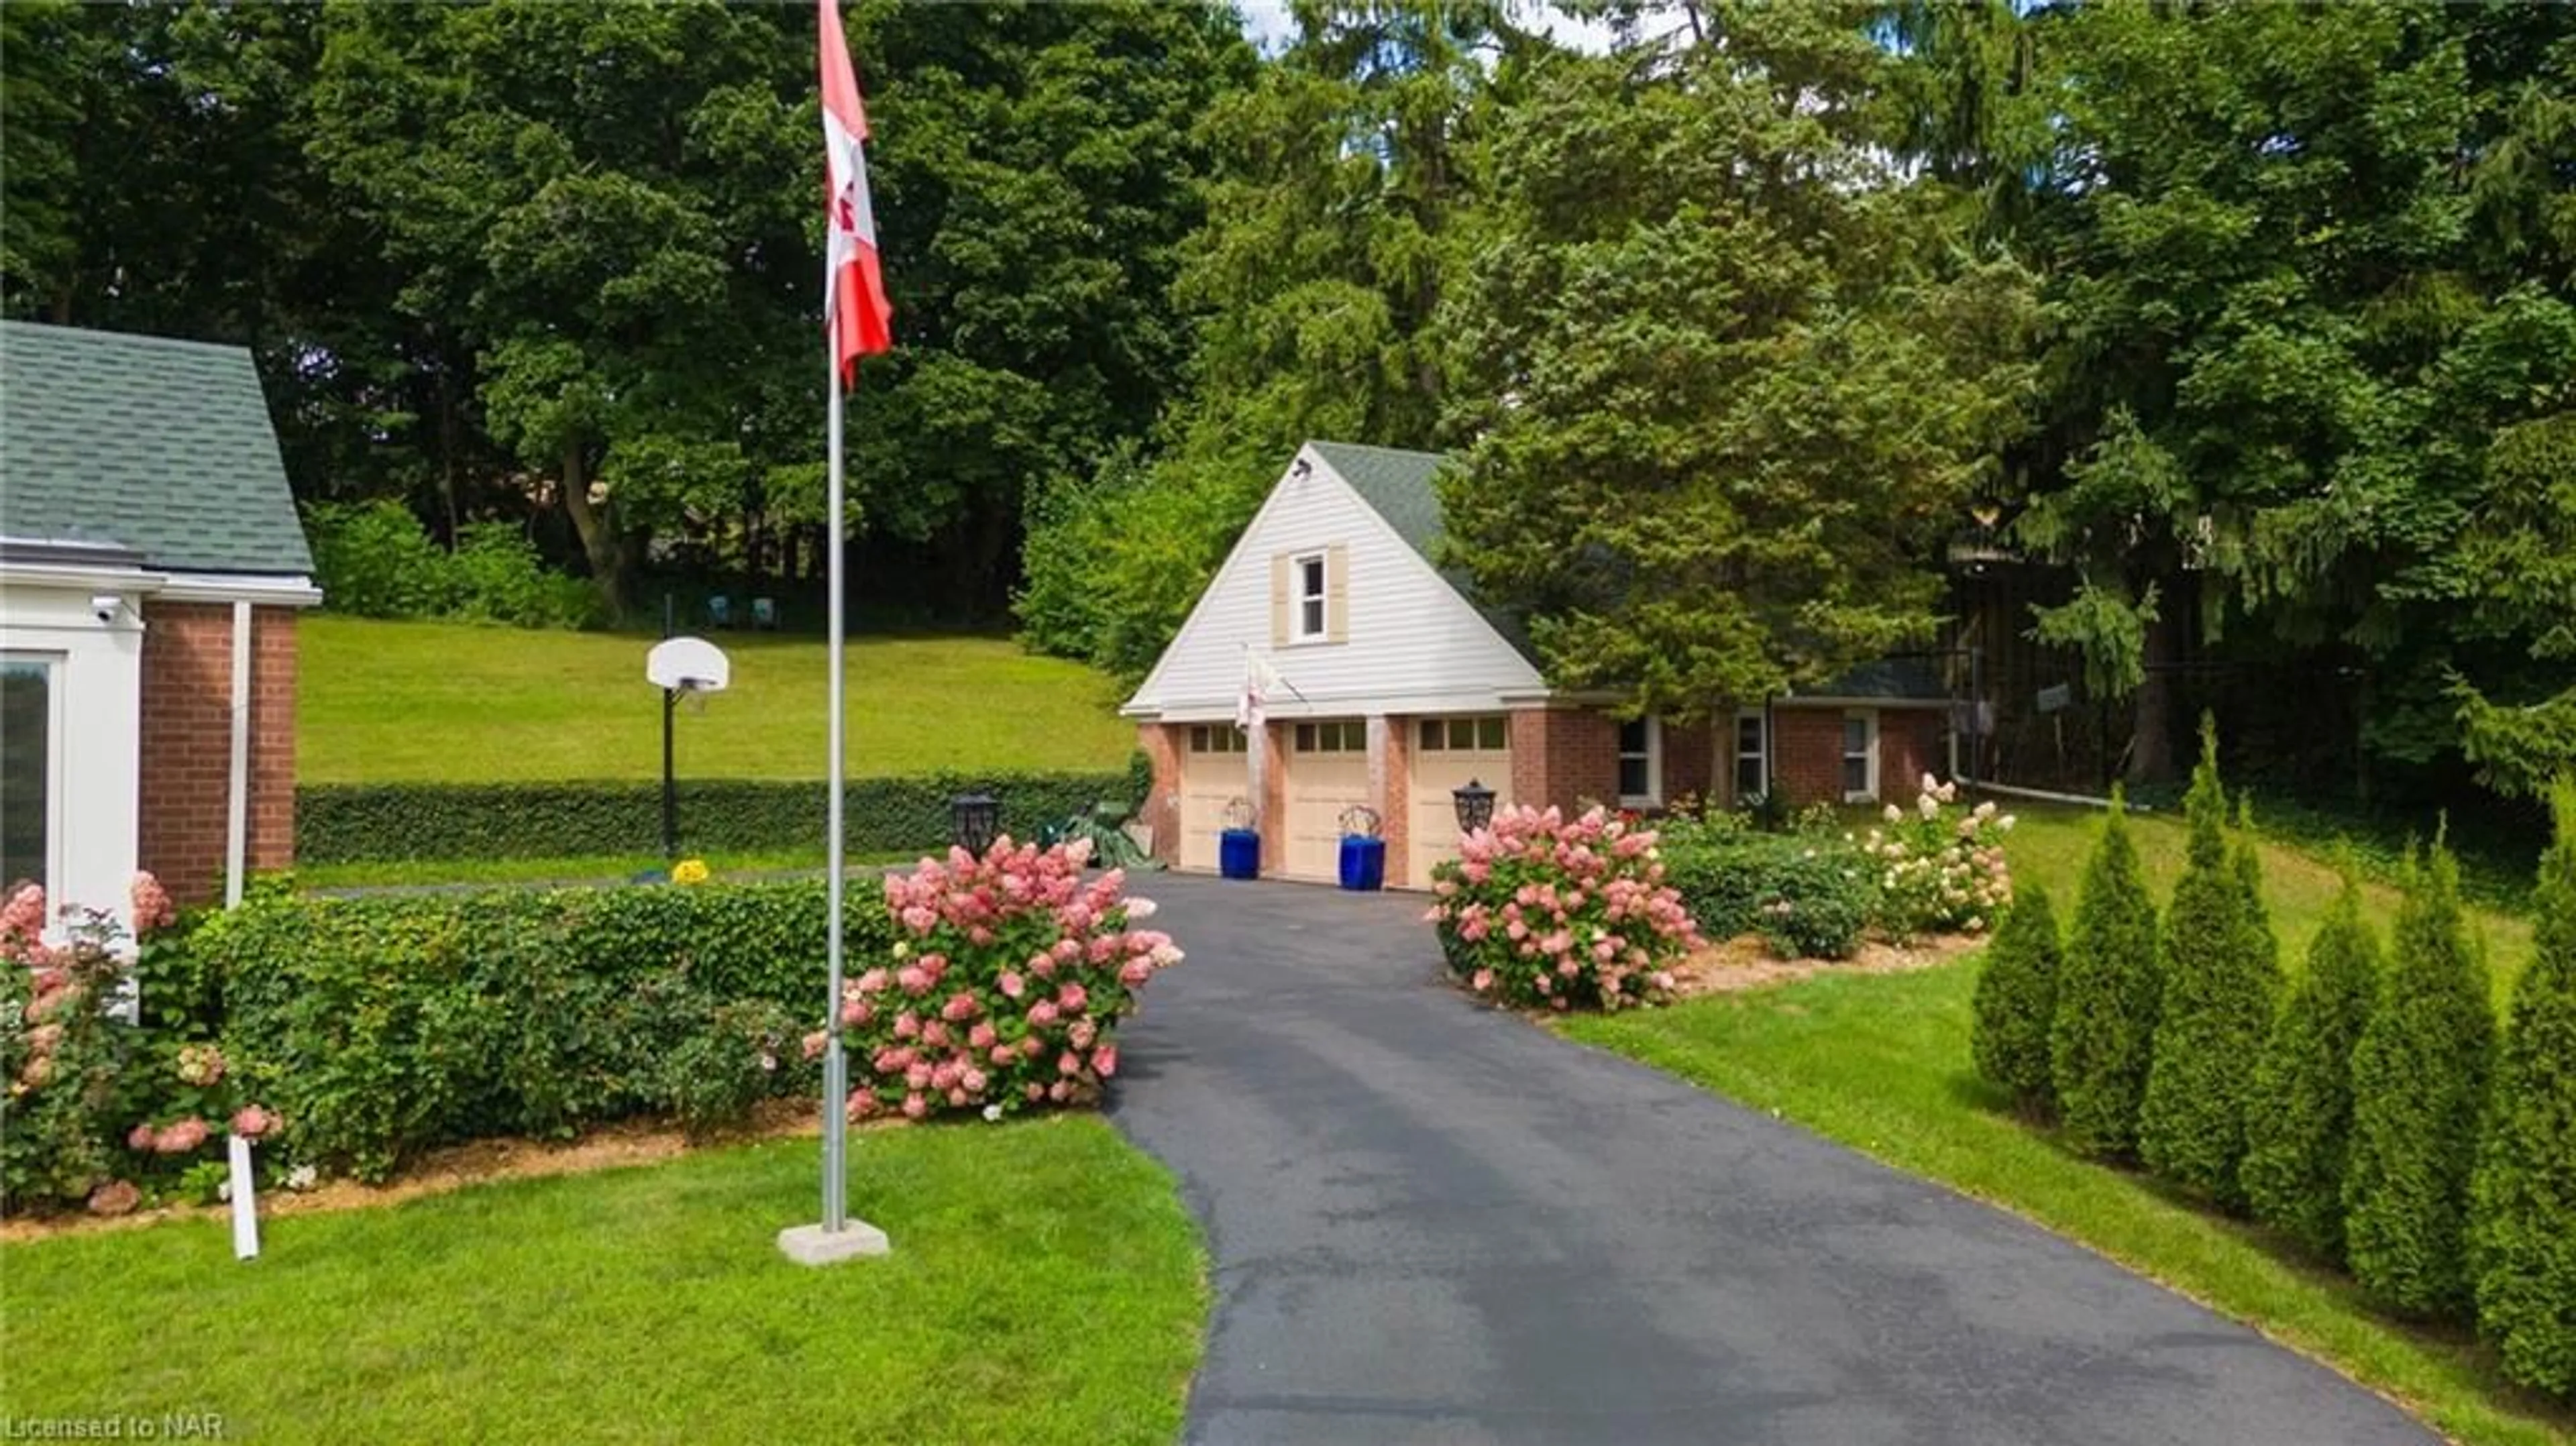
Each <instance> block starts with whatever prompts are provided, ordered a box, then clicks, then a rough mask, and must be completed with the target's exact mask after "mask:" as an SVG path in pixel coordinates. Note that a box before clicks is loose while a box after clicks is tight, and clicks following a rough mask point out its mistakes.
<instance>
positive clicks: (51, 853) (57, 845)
mask: <svg viewBox="0 0 2576 1446" xmlns="http://www.w3.org/2000/svg"><path fill="white" fill-rule="evenodd" d="M0 662H8V663H17V664H22V665H23V664H33V665H35V666H37V667H41V668H43V669H44V670H45V858H44V868H45V897H46V898H48V899H50V900H52V901H53V902H55V903H58V904H59V903H62V902H64V901H66V900H67V899H68V898H69V897H70V896H69V895H68V894H67V893H66V892H65V890H64V887H63V795H64V794H65V793H66V792H68V791H69V789H68V786H67V781H66V779H65V777H64V768H63V755H64V754H65V753H66V752H67V751H68V750H66V749H65V748H64V746H63V745H64V743H65V742H66V741H67V740H66V739H65V737H64V733H63V730H64V727H65V724H66V722H67V718H66V710H65V701H64V700H65V695H66V694H68V693H69V692H70V689H69V687H68V686H66V685H67V684H68V683H69V682H70V679H69V678H67V677H66V676H65V674H67V673H68V672H70V670H71V669H70V663H71V656H70V655H69V654H67V653H59V652H48V651H45V650H43V649H41V648H10V649H8V650H7V651H5V652H0ZM13 882H15V880H11V879H0V888H6V887H8V885H10V884H11V883H13ZM46 927H47V928H48V929H50V928H51V927H52V921H50V920H48V921H47V923H46Z"/></svg>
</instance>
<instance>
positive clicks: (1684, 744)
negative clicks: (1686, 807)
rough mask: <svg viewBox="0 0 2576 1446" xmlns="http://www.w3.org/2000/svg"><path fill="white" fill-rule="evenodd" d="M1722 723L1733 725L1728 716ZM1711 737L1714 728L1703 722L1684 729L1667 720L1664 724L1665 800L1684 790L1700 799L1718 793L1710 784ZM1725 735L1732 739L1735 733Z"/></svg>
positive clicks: (1712, 796)
mask: <svg viewBox="0 0 2576 1446" xmlns="http://www.w3.org/2000/svg"><path fill="white" fill-rule="evenodd" d="M1725 726H1726V727H1727V728H1729V729H1732V728H1733V727H1734V726H1735V724H1734V721H1733V718H1732V716H1731V715H1730V716H1729V718H1728V719H1727V720H1726V721H1725ZM1712 736H1714V733H1713V727H1712V725H1710V724H1706V723H1695V724H1693V725H1691V726H1690V727H1687V728H1676V727H1674V726H1673V725H1671V724H1669V723H1667V724H1665V725H1664V801H1665V802H1666V803H1670V802H1672V801H1673V800H1674V799H1677V798H1679V797H1681V796H1682V795H1683V794H1685V793H1687V794H1693V795H1696V796H1697V797H1699V798H1701V799H1703V800H1707V799H1713V798H1715V797H1716V796H1717V795H1716V793H1715V791H1714V790H1713V788H1712V786H1711V778H1710V774H1709V749H1710V740H1711V738H1712ZM1725 736H1727V737H1729V738H1732V737H1733V736H1734V735H1733V734H1732V733H1729V734H1727V735H1725Z"/></svg>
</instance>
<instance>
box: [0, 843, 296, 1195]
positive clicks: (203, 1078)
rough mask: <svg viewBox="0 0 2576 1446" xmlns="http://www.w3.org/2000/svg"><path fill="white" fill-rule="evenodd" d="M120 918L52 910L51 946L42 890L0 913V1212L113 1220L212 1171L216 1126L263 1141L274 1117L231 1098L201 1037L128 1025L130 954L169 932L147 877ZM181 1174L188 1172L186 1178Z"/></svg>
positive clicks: (168, 915)
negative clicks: (54, 939) (79, 1209)
mask: <svg viewBox="0 0 2576 1446" xmlns="http://www.w3.org/2000/svg"><path fill="white" fill-rule="evenodd" d="M128 903H129V909H128V916H129V917H130V918H131V919H132V920H133V921H134V929H133V932H132V934H131V935H129V934H128V932H127V930H126V929H125V927H124V925H123V924H121V923H120V922H119V921H118V920H117V919H116V917H115V916H114V915H113V914H110V913H109V912H107V911H105V910H98V909H86V908H80V907H76V906H65V907H64V908H63V909H62V910H61V912H60V914H59V916H58V918H59V922H61V923H62V926H63V927H62V939H63V942H61V943H49V942H47V941H46V939H45V937H44V935H45V923H46V917H47V914H46V898H45V891H44V890H43V889H42V888H41V887H39V886H37V885H34V884H26V885H22V886H21V887H19V888H18V889H16V890H14V891H13V892H12V893H11V894H10V896H9V898H8V900H7V902H6V903H5V904H0V1078H5V1080H6V1090H5V1095H0V1207H5V1208H6V1209H7V1210H9V1211H11V1212H16V1211H20V1210H23V1209H31V1208H41V1207H45V1206H48V1205H52V1206H56V1207H59V1206H61V1205H63V1204H66V1203H69V1202H75V1201H83V1202H86V1203H87V1205H88V1207H89V1208H90V1209H92V1210H95V1211H98V1212H100V1213H104V1214H121V1213H124V1212H125V1211H128V1210H132V1209H134V1208H136V1206H137V1205H139V1204H140V1203H142V1202H143V1200H144V1199H145V1198H146V1196H145V1191H146V1188H147V1187H149V1188H151V1189H153V1190H156V1191H157V1190H161V1189H164V1188H167V1187H169V1186H170V1185H171V1184H172V1183H173V1182H176V1183H177V1185H178V1187H179V1188H180V1189H181V1190H182V1191H183V1192H187V1193H196V1187H195V1186H194V1185H192V1184H191V1183H190V1181H191V1180H198V1179H205V1178H208V1177H209V1176H210V1175H211V1174H212V1173H213V1172H216V1171H219V1170H220V1168H221V1167H220V1166H219V1165H217V1164H215V1163H214V1162H213V1161H211V1160H209V1159H207V1158H205V1156H207V1155H208V1154H209V1153H210V1151H209V1147H212V1150H211V1153H213V1154H220V1153H221V1152H222V1140H223V1135H222V1131H223V1129H224V1127H225V1124H226V1123H227V1121H229V1123H230V1125H231V1127H232V1128H233V1129H234V1131H235V1132H236V1133H240V1134H243V1135H246V1136H249V1137H251V1138H265V1137H267V1136H269V1135H271V1134H272V1133H274V1132H275V1131H276V1130H277V1129H278V1127H279V1125H280V1123H281V1122H280V1121H279V1119H278V1117H277V1115H276V1113H275V1112H274V1111H271V1110H269V1109H266V1108H265V1107H263V1106H261V1105H258V1104H256V1103H253V1102H250V1101H247V1100H243V1099H239V1098H237V1097H236V1096H237V1093H238V1091H239V1089H240V1081H239V1080H238V1078H237V1077H235V1076H234V1075H233V1073H232V1071H231V1069H230V1066H229V1063H228V1061H227V1060H226V1059H225V1058H224V1054H223V1051H222V1050H221V1049H220V1048H218V1047H217V1046H216V1045H215V1044H213V1043H212V1042H210V1041H204V1040H194V1039H184V1038H181V1037H179V1034H178V1032H177V1030H176V1029H174V1028H170V1027H161V1026H155V1027H146V1026H145V1025H144V1024H138V1023H137V1022H135V1020H134V1018H133V1010H132V1008H131V1007H130V1003H129V1000H128V995H127V982H128V977H129V971H130V970H131V968H132V967H133V964H132V955H133V952H134V951H133V950H129V949H128V948H126V947H124V946H125V945H126V944H127V942H128V941H129V939H131V941H132V942H133V943H134V944H135V945H137V946H139V947H140V948H141V949H142V950H145V951H150V950H154V949H159V948H164V947H168V945H167V942H166V941H167V936H168V935H169V933H170V931H171V930H172V927H173V926H174V925H175V924H176V923H177V922H178V914H177V911H176V910H175V909H174V908H173V907H172V906H171V902H170V896H169V894H168V892H167V891H165V890H164V889H163V888H162V887H161V884H160V882H159V881H158V880H156V879H154V878H153V877H152V876H151V875H150V874H137V875H135V877H134V880H133V883H132V888H131V897H130V899H129V901H128ZM192 1172H193V1174H192Z"/></svg>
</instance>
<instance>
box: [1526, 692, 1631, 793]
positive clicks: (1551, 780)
mask: <svg viewBox="0 0 2576 1446" xmlns="http://www.w3.org/2000/svg"><path fill="white" fill-rule="evenodd" d="M1618 796H1619V725H1618V724H1617V723H1616V722H1614V721H1612V720H1611V718H1610V717H1609V715H1607V714H1604V713H1592V712H1586V711H1581V710H1577V709H1571V708H1524V709H1521V710H1520V711H1518V712H1516V713H1514V714H1512V801H1513V802H1515V803H1526V804H1533V805H1536V806H1537V807H1540V808H1545V807H1548V806H1549V805H1551V804H1553V805H1555V806H1556V807H1558V808H1562V809H1565V810H1567V811H1568V812H1571V811H1572V810H1573V808H1574V806H1575V804H1576V803H1578V802H1580V801H1581V800H1583V799H1587V798H1588V799H1591V800H1593V801H1594V802H1596V803H1615V802H1617V800H1618Z"/></svg>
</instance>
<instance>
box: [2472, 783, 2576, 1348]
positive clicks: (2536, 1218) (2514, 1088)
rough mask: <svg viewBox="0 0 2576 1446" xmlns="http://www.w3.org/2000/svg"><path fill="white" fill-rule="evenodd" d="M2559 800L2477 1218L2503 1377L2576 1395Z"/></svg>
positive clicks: (2564, 861)
mask: <svg viewBox="0 0 2576 1446" xmlns="http://www.w3.org/2000/svg"><path fill="white" fill-rule="evenodd" d="M2553 802H2554V805H2555V809H2556V813H2557V816H2558V838H2557V842H2556V843H2555V845H2554V846H2553V847H2551V849H2550V850H2549V853H2548V854H2547V855H2546V856H2545V857H2544V858H2543V859H2542V860H2541V864H2540V888H2539V892H2538V893H2537V894H2536V895H2535V896H2534V899H2533V905H2534V909H2533V913H2534V920H2533V923H2534V927H2533V930H2532V936H2533V953H2532V960H2531V967H2530V968H2529V969H2528V970H2526V971H2525V972H2524V974H2523V976H2522V978H2521V980H2520V981H2519V982H2517V983H2516V984H2515V986H2514V994H2513V1014H2512V1020H2511V1023H2509V1024H2508V1025H2507V1026H2506V1029H2505V1038H2504V1048H2503V1050H2502V1051H2501V1052H2500V1053H2499V1055H2498V1057H2497V1060H2496V1081H2495V1098H2494V1113H2493V1115H2492V1116H2491V1117H2490V1120H2489V1123H2488V1128H2487V1133H2486V1141H2485V1149H2484V1153H2483V1155H2482V1157H2481V1158H2480V1161H2479V1164H2478V1173H2477V1180H2476V1186H2475V1193H2474V1196H2473V1199H2472V1203H2471V1207H2470V1208H2471V1229H2472V1242H2473V1245H2474V1249H2475V1260H2476V1266H2477V1305H2478V1330H2479V1332H2480V1333H2481V1334H2483V1335H2485V1336H2486V1337H2487V1339H2489V1340H2491V1341H2493V1342H2494V1343H2495V1345H2496V1349H2497V1351H2498V1352H2499V1353H2500V1354H2501V1355H2502V1357H2503V1360H2504V1372H2505V1374H2506V1375H2507V1376H2509V1377H2511V1378H2513V1379H2514V1380H2516V1381H2519V1382H2521V1383H2522V1384H2523V1385H2526V1386H2530V1387H2533V1388H2534V1389H2536V1390H2541V1391H2547V1392H2549V1393H2551V1394H2553V1395H2556V1396H2560V1397H2576V781H2565V780H2562V781H2561V782H2560V783H2559V785H2558V788H2557V790H2556V793H2555V796H2554V799H2553Z"/></svg>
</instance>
